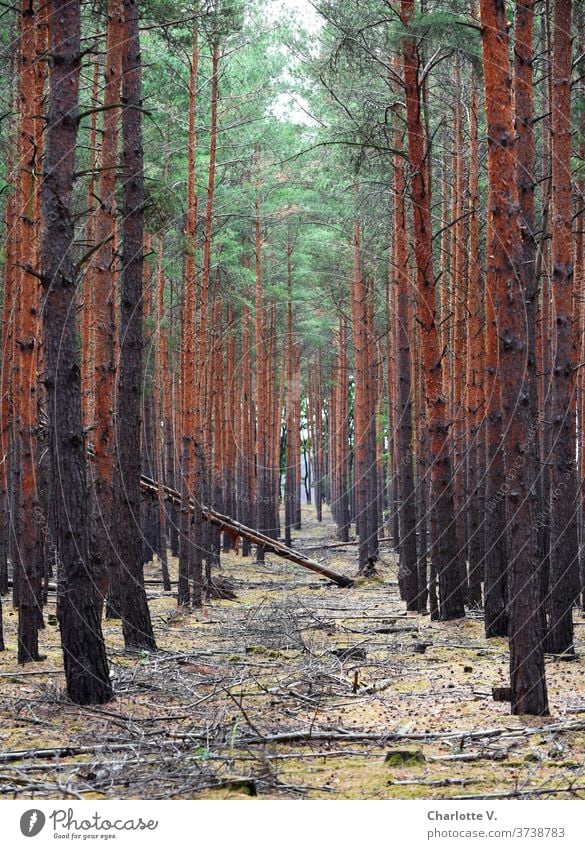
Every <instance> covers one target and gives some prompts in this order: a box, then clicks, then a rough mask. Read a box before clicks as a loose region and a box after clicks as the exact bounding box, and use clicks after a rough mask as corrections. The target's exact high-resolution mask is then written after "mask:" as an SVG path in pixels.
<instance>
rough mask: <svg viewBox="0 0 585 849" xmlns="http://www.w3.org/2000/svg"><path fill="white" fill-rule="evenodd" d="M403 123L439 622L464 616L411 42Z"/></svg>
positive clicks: (408, 2)
mask: <svg viewBox="0 0 585 849" xmlns="http://www.w3.org/2000/svg"><path fill="white" fill-rule="evenodd" d="M401 8H402V19H403V23H404V25H405V26H408V24H409V22H410V20H411V18H412V15H413V12H414V0H401ZM403 58H404V81H405V94H406V119H407V129H408V149H409V159H410V181H411V193H412V202H413V219H414V245H415V258H416V267H417V289H418V296H419V297H418V315H417V320H418V322H419V325H420V328H421V333H422V346H421V347H422V354H423V369H424V379H425V397H426V406H427V418H428V427H429V434H430V442H431V445H430V455H431V457H432V460H431V470H430V474H431V493H430V501H431V503H430V511H431V561H432V563H434V567H435V569H436V573H437V578H438V584H439V604H440V616H441V619H443V620H448V619H457V618H459V617H461V616H464V615H465V610H464V607H463V587H462V586H461V581H460V575H461V570H460V568H459V554H458V546H457V539H456V528H455V510H454V502H453V468H452V464H451V457H450V454H449V443H448V421H447V409H446V400H445V397H444V394H443V387H442V373H441V372H442V354H441V351H440V347H439V338H438V330H437V307H436V292H435V274H434V269H433V251H432V235H433V234H432V224H431V198H430V180H429V169H428V158H427V151H426V146H425V138H426V135H425V130H424V126H423V121H422V116H421V96H420V95H421V92H420V81H419V70H420V58H419V55H418V50H417V45H416V41H415V38H414V36H410V35H407V36H406V37H405V39H404V44H403Z"/></svg>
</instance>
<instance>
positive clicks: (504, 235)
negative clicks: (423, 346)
mask: <svg viewBox="0 0 585 849" xmlns="http://www.w3.org/2000/svg"><path fill="white" fill-rule="evenodd" d="M481 23H482V38H483V71H484V91H485V103H486V117H487V132H488V184H489V198H488V216H489V222H490V241H489V244H488V246H487V253H488V258H489V259H488V265H487V292H488V297H493V298H494V299H495V301H496V308H497V319H498V339H499V346H498V350H499V363H500V378H501V391H502V408H503V419H502V430H503V433H504V437H503V442H504V446H505V456H506V472H507V479H506V487H505V490H504V491H505V504H506V508H507V514H506V519H507V527H508V591H509V616H510V626H509V628H510V633H509V642H510V679H511V687H512V713H515V714H523V713H529V714H537V715H544V714H547V713H548V702H547V693H546V681H545V675H544V655H543V651H542V632H541V627H540V616H539V612H538V611H539V602H540V587H539V575H538V540H537V528H536V512H537V504H536V496H535V485H536V477H537V468H536V448H535V436H536V434H535V423H534V422H533V420H532V410H531V404H530V387H531V385H532V382H531V373H532V372H533V370H534V368H535V357H534V350H530V345H529V343H530V339H529V335H528V331H527V327H526V321H525V300H526V292H525V290H524V287H523V286H522V277H521V263H522V238H521V219H520V212H519V204H518V192H517V189H516V165H515V158H514V157H515V153H516V151H515V144H514V137H515V134H514V118H513V111H512V101H511V92H510V60H509V55H508V34H507V21H506V9H505V4H504V3H503V2H502V0H481Z"/></svg>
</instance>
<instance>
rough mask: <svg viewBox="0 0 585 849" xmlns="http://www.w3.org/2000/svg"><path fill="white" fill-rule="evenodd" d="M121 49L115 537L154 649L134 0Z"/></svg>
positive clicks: (140, 627) (129, 641)
mask: <svg viewBox="0 0 585 849" xmlns="http://www.w3.org/2000/svg"><path fill="white" fill-rule="evenodd" d="M124 18H125V20H124V29H125V39H124V47H123V51H122V174H123V181H124V192H123V218H122V226H121V231H122V268H121V275H120V277H121V287H120V289H121V307H120V369H119V379H118V395H117V411H116V412H117V430H116V440H117V446H116V447H117V452H116V453H117V457H116V460H117V465H118V468H117V474H116V483H115V499H116V508H115V511H116V512H115V516H116V542H117V551H118V558H119V567H118V569H119V575H120V587H121V592H120V606H121V611H120V612H121V616H122V628H123V632H124V642H125V645H126V648H132V649H148V650H156V643H155V640H154V634H153V631H152V624H151V621H150V612H149V610H148V603H147V601H146V592H145V590H144V574H143V570H142V551H141V542H140V473H141V451H140V400H141V399H140V390H141V385H140V384H141V379H142V266H143V236H144V174H143V151H142V119H141V116H142V113H141V106H142V103H141V64H140V62H141V60H140V37H139V31H138V3H137V0H124Z"/></svg>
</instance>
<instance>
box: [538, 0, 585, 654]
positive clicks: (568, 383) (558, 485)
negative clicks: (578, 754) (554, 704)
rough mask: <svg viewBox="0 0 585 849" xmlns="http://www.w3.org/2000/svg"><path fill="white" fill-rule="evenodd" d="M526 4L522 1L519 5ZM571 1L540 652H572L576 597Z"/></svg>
mask: <svg viewBox="0 0 585 849" xmlns="http://www.w3.org/2000/svg"><path fill="white" fill-rule="evenodd" d="M525 2H526V0H525ZM571 9H572V2H571V0H564V2H562V3H560V2H556V3H555V4H554V36H553V67H552V73H553V80H552V85H553V98H552V268H553V278H552V290H553V308H554V327H555V329H556V336H555V338H554V339H553V351H554V356H553V362H552V410H553V413H552V418H551V424H550V434H551V465H550V471H551V480H550V486H551V491H550V576H549V598H548V615H549V623H548V628H549V630H548V635H547V643H546V645H547V650H548V651H550V652H553V653H555V654H560V653H561V652H566V653H567V654H571V655H572V654H574V651H575V649H574V644H573V609H572V608H573V604H574V603H575V602H576V601H577V598H578V595H579V584H578V562H579V553H578V540H577V522H576V515H577V471H576V459H575V448H576V434H575V412H576V411H575V366H576V357H575V353H576V352H575V338H574V334H573V325H572V321H573V301H572V294H573V233H572V212H573V210H572V204H571V74H572V56H571V44H572V40H571V25H572V20H571Z"/></svg>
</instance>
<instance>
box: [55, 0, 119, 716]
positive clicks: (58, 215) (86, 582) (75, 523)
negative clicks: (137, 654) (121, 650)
mask: <svg viewBox="0 0 585 849" xmlns="http://www.w3.org/2000/svg"><path fill="white" fill-rule="evenodd" d="M50 12H51V16H50V54H51V65H50V92H51V93H50V101H49V112H48V120H47V125H46V134H45V155H44V169H43V184H42V195H41V199H42V231H41V278H42V286H43V293H44V303H43V322H44V354H45V385H46V388H47V402H48V403H47V414H48V430H49V443H48V444H49V449H50V456H51V475H52V480H53V482H54V491H53V504H54V509H53V510H52V511H51V516H50V519H51V534H52V537H53V544H54V546H55V547H56V557H57V563H58V565H59V573H58V592H59V626H60V631H61V642H62V645H63V658H64V664H65V678H66V682H67V693H68V695H69V698H70V699H71V700H72V701H74V702H76V703H77V704H102V703H104V702H107V701H109V700H110V699H111V698H112V685H111V683H110V678H109V673H108V662H107V657H106V651H105V645H104V640H103V636H102V631H101V625H100V621H99V617H98V604H97V594H96V589H95V581H94V576H93V574H92V573H91V567H90V557H89V528H88V498H87V487H86V480H85V464H86V452H85V445H84V439H83V430H82V422H81V381H80V372H79V365H78V363H77V356H76V332H75V288H76V278H75V266H74V257H73V238H74V224H73V215H72V190H73V180H74V176H75V144H76V138H77V120H76V116H77V105H78V91H79V71H80V59H81V57H80V3H79V0H52V3H51V6H50Z"/></svg>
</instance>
